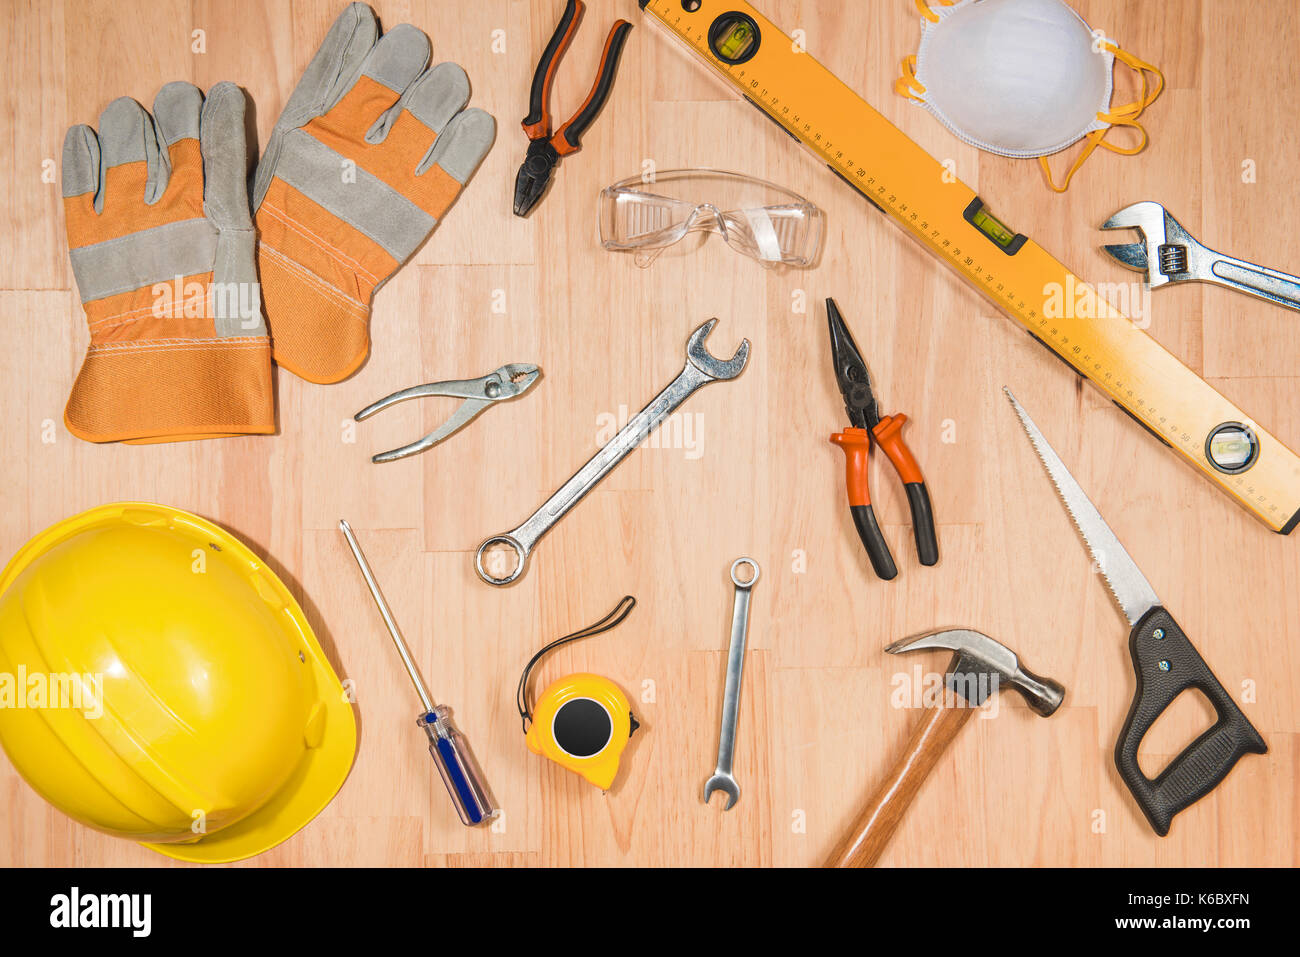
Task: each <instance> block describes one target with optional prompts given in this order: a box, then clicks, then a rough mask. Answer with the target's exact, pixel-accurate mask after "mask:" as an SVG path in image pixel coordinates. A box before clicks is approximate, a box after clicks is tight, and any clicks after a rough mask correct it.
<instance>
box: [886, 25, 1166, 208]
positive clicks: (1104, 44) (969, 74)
mask: <svg viewBox="0 0 1300 957" xmlns="http://www.w3.org/2000/svg"><path fill="white" fill-rule="evenodd" d="M916 5H917V8H918V9H920V11H921V15H922V16H923V17H924V19H923V20H922V21H921V46H920V49H919V50H918V52H917V54H916V55H915V56H909V57H907V58H906V59H905V60H903V76H902V77H900V78H899V80H898V82H897V83H896V84H895V89H896V90H897V91H898V92H899V93H900V94H902V95H903V96H907V97H910V98H911V99H914V100H917V101H918V102H920V103H922V104H924V105H925V107H926V109H928V110H929V111H930V112H931V113H933V114H934V115H935V116H936V117H938V118H939V121H940V122H942V123H943V125H944V126H946V127H948V129H950V130H951V131H952V132H953V133H955V134H956V135H957V136H958V137H960V138H961V139H962V140H964V141H965V142H967V143H969V144H971V145H972V146H976V147H978V148H979V149H982V150H987V151H988V152H990V153H997V154H999V155H1001V156H1011V157H1038V158H1039V162H1040V164H1041V165H1042V167H1043V174H1044V175H1045V176H1046V178H1047V183H1048V185H1049V186H1050V187H1051V188H1052V189H1053V190H1055V191H1056V192H1058V193H1062V192H1065V190H1066V188H1067V187H1068V186H1069V185H1070V179H1071V178H1072V177H1073V176H1074V174H1075V173H1076V172H1078V170H1079V167H1080V166H1082V165H1083V162H1084V160H1086V159H1087V158H1088V156H1089V155H1091V153H1092V151H1093V150H1095V149H1096V148H1097V147H1098V146H1102V147H1105V148H1106V149H1108V150H1110V151H1111V152H1114V153H1122V154H1125V155H1132V154H1134V153H1140V152H1141V151H1142V150H1143V149H1144V148H1145V147H1146V144H1147V134H1146V130H1145V129H1144V128H1143V127H1142V126H1141V124H1139V123H1138V122H1137V118H1138V117H1139V116H1141V114H1142V111H1143V110H1145V109H1146V108H1147V107H1148V106H1150V105H1151V104H1152V103H1153V102H1154V101H1155V99H1156V97H1158V96H1159V95H1160V91H1161V90H1162V89H1163V87H1164V77H1163V76H1162V75H1161V73H1160V71H1159V70H1157V69H1156V68H1155V67H1153V66H1151V65H1150V64H1148V63H1145V62H1143V61H1142V60H1139V59H1138V58H1137V57H1134V56H1132V55H1131V54H1129V53H1125V52H1124V51H1123V50H1121V49H1120V48H1119V46H1117V45H1116V44H1115V43H1113V42H1111V41H1110V40H1107V39H1106V38H1105V37H1104V36H1103V35H1102V34H1101V33H1100V32H1097V33H1094V32H1093V30H1092V28H1090V27H1089V26H1088V24H1087V23H1085V22H1084V21H1083V19H1082V18H1080V16H1079V15H1078V14H1077V13H1075V12H1074V11H1073V10H1072V9H1070V8H1069V7H1068V6H1066V5H1065V3H1063V2H1062V0H916ZM1116 59H1118V60H1119V61H1120V62H1121V63H1123V64H1125V65H1126V66H1128V67H1129V68H1130V69H1132V70H1134V71H1135V72H1136V73H1137V74H1138V75H1139V77H1140V78H1141V80H1142V93H1141V96H1140V97H1139V98H1138V99H1137V100H1135V101H1134V102H1132V103H1129V104H1127V105H1124V106H1119V107H1112V106H1111V95H1112V92H1113V86H1112V73H1113V67H1114V65H1115V61H1116ZM1117 126H1124V127H1129V128H1131V129H1133V130H1135V131H1136V132H1137V134H1138V141H1137V144H1136V145H1135V146H1119V145H1117V144H1115V143H1111V142H1106V136H1107V134H1108V133H1109V132H1110V131H1111V130H1112V129H1114V128H1115V127H1117ZM1085 138H1086V139H1087V143H1086V145H1085V147H1084V149H1083V152H1082V153H1081V155H1080V156H1079V157H1078V158H1077V159H1076V160H1075V161H1074V164H1073V165H1072V166H1071V167H1070V169H1069V171H1068V172H1067V173H1066V175H1065V181H1064V182H1063V183H1062V184H1061V185H1060V186H1057V185H1056V183H1055V181H1054V180H1053V178H1052V171H1051V169H1050V168H1049V167H1048V163H1047V159H1046V157H1047V156H1049V155H1051V154H1052V153H1058V152H1060V151H1061V150H1063V149H1065V148H1066V147H1068V146H1070V145H1072V144H1074V143H1077V142H1078V141H1079V140H1081V139H1085Z"/></svg>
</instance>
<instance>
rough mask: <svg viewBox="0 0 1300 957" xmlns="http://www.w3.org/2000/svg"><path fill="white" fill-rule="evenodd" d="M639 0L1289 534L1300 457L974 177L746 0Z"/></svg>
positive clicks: (848, 178) (1035, 331)
mask: <svg viewBox="0 0 1300 957" xmlns="http://www.w3.org/2000/svg"><path fill="white" fill-rule="evenodd" d="M638 2H639V3H640V4H641V8H642V10H644V11H645V12H646V13H647V14H649V15H650V16H651V17H652V18H653V21H654V22H656V23H658V24H659V25H661V26H663V27H665V28H666V29H667V30H668V32H669V33H670V34H672V35H673V36H675V37H677V38H678V39H679V40H681V41H682V42H683V43H685V44H686V46H687V47H688V48H689V49H690V50H691V51H692V52H694V53H695V54H696V55H697V56H699V57H700V58H701V59H703V60H704V61H705V62H706V63H708V64H709V65H711V66H712V67H714V68H715V69H716V70H717V71H718V73H719V74H720V75H721V76H722V77H723V78H724V79H725V80H726V81H727V82H728V83H729V84H730V85H731V86H732V87H733V88H734V89H736V90H737V91H738V92H739V93H740V94H741V95H742V96H744V97H745V98H746V99H748V100H749V101H750V102H751V103H753V104H754V105H755V106H756V107H758V108H759V109H760V110H762V111H763V112H764V113H766V114H767V115H768V116H769V117H770V118H771V119H773V120H775V121H776V122H777V123H778V124H779V125H780V126H781V127H782V128H783V129H784V130H786V132H788V133H789V134H790V135H791V136H793V137H794V138H795V139H797V140H798V141H799V142H801V143H803V144H804V146H806V147H808V148H809V149H810V150H812V151H813V153H814V154H816V155H817V156H818V157H819V158H820V159H821V160H822V161H823V162H825V163H826V165H827V166H829V167H830V168H831V170H832V171H833V172H834V173H836V174H837V175H838V176H839V177H840V178H841V179H843V180H844V181H845V182H846V183H848V184H849V185H850V186H852V187H853V188H854V189H855V190H857V191H858V192H859V193H861V194H862V195H863V196H864V197H866V199H867V200H868V201H869V202H871V203H872V204H873V205H875V206H876V207H877V208H878V209H880V210H881V211H882V212H884V213H887V214H888V215H889V216H890V217H891V218H893V219H894V220H895V221H896V222H898V223H899V224H901V225H902V226H903V227H905V228H906V229H907V231H908V232H909V233H910V234H911V235H912V236H913V237H915V238H916V239H917V240H919V241H920V242H921V243H922V244H924V245H925V246H926V247H928V248H929V249H930V250H931V252H933V253H935V254H936V255H937V256H939V258H940V259H942V260H944V261H945V262H947V263H948V264H949V265H950V266H952V267H953V268H955V269H956V270H957V271H958V273H960V274H961V275H962V276H963V277H964V278H965V279H966V280H967V281H968V282H970V283H971V284H972V285H974V286H975V287H976V288H978V289H979V290H980V291H981V292H983V293H984V294H985V295H986V296H987V297H988V298H989V299H991V300H992V301H993V302H994V303H995V304H996V305H997V306H998V307H999V308H1000V309H1002V311H1004V312H1005V313H1007V315H1009V316H1011V318H1013V319H1015V320H1016V321H1017V322H1019V323H1020V324H1021V325H1022V326H1024V327H1025V329H1026V330H1028V332H1029V333H1030V334H1031V335H1033V336H1034V337H1035V338H1036V339H1038V340H1039V341H1040V342H1042V343H1043V344H1044V345H1046V346H1047V347H1048V348H1050V349H1051V350H1052V351H1053V352H1055V353H1056V354H1057V355H1058V356H1060V357H1061V358H1062V359H1064V360H1065V361H1066V362H1067V363H1068V364H1069V365H1070V366H1072V367H1073V368H1074V369H1075V371H1076V372H1078V373H1079V374H1080V375H1082V376H1085V377H1087V378H1088V379H1089V380H1091V381H1092V382H1093V383H1094V384H1095V385H1096V386H1097V387H1098V388H1100V389H1101V390H1102V391H1103V392H1104V393H1105V394H1106V395H1107V396H1109V397H1110V399H1111V400H1112V401H1114V402H1115V404H1116V405H1118V406H1119V407H1120V408H1121V409H1123V410H1124V411H1125V412H1127V413H1128V414H1129V415H1130V416H1131V417H1132V418H1134V419H1135V420H1137V421H1138V422H1139V423H1140V424H1141V425H1143V426H1144V427H1145V428H1146V429H1147V430H1148V431H1149V432H1151V433H1152V434H1153V435H1154V436H1155V437H1156V438H1158V439H1159V440H1160V441H1161V442H1163V443H1164V444H1165V445H1167V446H1168V447H1169V448H1171V449H1173V450H1174V451H1175V452H1177V453H1178V454H1179V455H1181V456H1182V457H1183V458H1184V459H1185V460H1187V461H1188V462H1190V463H1191V464H1192V465H1194V466H1195V467H1196V468H1197V469H1199V470H1200V471H1201V473H1202V474H1203V475H1205V476H1207V477H1208V478H1210V479H1211V480H1212V481H1213V482H1214V483H1215V484H1217V485H1218V486H1219V487H1220V488H1222V489H1224V491H1226V492H1228V494H1230V495H1231V496H1232V497H1233V498H1235V499H1236V500H1237V501H1238V502H1239V503H1240V504H1242V505H1243V506H1245V507H1246V508H1247V509H1248V510H1250V511H1251V512H1252V513H1254V514H1255V515H1256V516H1257V517H1258V518H1260V519H1261V520H1262V521H1264V522H1265V523H1266V524H1267V525H1268V526H1269V527H1270V528H1272V529H1273V530H1274V531H1277V532H1281V533H1282V534H1288V533H1290V531H1291V530H1292V529H1293V528H1295V526H1296V524H1297V522H1300V457H1298V456H1297V455H1296V454H1295V453H1294V452H1293V451H1291V450H1290V449H1289V448H1287V447H1286V446H1285V445H1283V444H1282V443H1281V442H1279V441H1278V440H1277V439H1276V438H1274V437H1273V436H1272V435H1270V434H1269V433H1268V432H1266V431H1264V430H1263V429H1261V428H1260V427H1259V426H1258V425H1257V424H1256V423H1255V422H1254V421H1253V420H1252V419H1250V418H1249V417H1248V416H1246V415H1245V414H1244V413H1243V412H1242V411H1241V410H1240V409H1238V408H1237V407H1236V406H1234V405H1233V404H1232V403H1231V402H1229V401H1228V400H1227V399H1225V398H1224V397H1223V396H1222V395H1220V394H1219V393H1218V392H1216V391H1215V390H1214V389H1213V388H1211V387H1210V386H1209V385H1208V384H1207V383H1206V382H1204V381H1203V380H1202V379H1201V378H1200V377H1198V376H1197V375H1196V373H1194V372H1192V371H1191V370H1190V369H1188V368H1187V367H1186V366H1184V365H1183V364H1182V363H1181V362H1179V361H1178V360H1177V359H1176V358H1174V356H1173V355H1171V354H1170V353H1169V352H1168V351H1166V350H1165V349H1164V347H1163V346H1161V345H1160V344H1159V343H1158V342H1156V341H1155V340H1154V339H1152V338H1151V337H1150V336H1148V335H1147V334H1146V333H1144V332H1143V331H1142V330H1141V329H1139V328H1138V327H1137V326H1136V325H1135V324H1134V323H1133V322H1132V321H1131V320H1130V319H1129V318H1128V317H1126V316H1125V315H1124V314H1123V313H1122V312H1120V311H1119V310H1118V309H1116V308H1114V307H1113V306H1112V305H1110V303H1108V302H1106V301H1105V300H1104V299H1103V298H1102V297H1101V296H1100V295H1098V294H1097V292H1096V290H1095V289H1093V287H1091V286H1089V285H1088V284H1087V283H1085V282H1084V281H1083V280H1081V279H1079V278H1078V277H1077V276H1075V275H1074V274H1073V273H1071V272H1070V270H1069V269H1067V268H1066V267H1065V266H1064V265H1062V264H1061V263H1060V262H1058V261H1057V260H1056V259H1054V258H1052V256H1050V255H1049V254H1048V253H1047V252H1046V251H1045V250H1044V249H1043V248H1042V247H1041V246H1039V245H1038V244H1037V243H1035V242H1034V241H1033V240H1031V239H1028V238H1027V237H1025V236H1024V235H1022V234H1020V233H1018V232H1017V231H1016V230H1014V229H1012V228H1010V227H1009V226H1007V225H1006V224H1005V223H1003V222H1002V221H1001V220H999V219H998V218H997V217H996V216H994V215H993V214H992V213H991V212H990V211H989V209H988V207H987V206H986V205H985V203H984V201H983V200H981V199H980V198H979V196H977V195H976V193H975V191H974V190H972V189H971V188H970V187H969V186H967V185H965V184H964V183H962V182H960V181H958V180H955V178H954V177H952V176H951V175H950V174H948V173H947V171H946V170H945V168H944V166H943V165H942V164H941V163H940V162H939V161H938V160H937V159H935V158H934V157H933V156H931V155H930V154H929V153H927V152H926V151H925V150H923V149H922V148H921V147H920V146H918V145H917V144H916V143H914V142H913V141H912V140H911V139H909V138H908V137H907V136H906V135H905V134H904V133H903V132H902V131H900V130H899V129H898V128H897V127H896V126H894V125H893V124H892V123H890V122H889V121H888V120H886V119H885V118H884V117H883V116H881V115H880V114H879V113H877V112H876V111H875V110H874V109H872V108H871V107H870V106H869V105H868V104H867V103H866V101H864V100H863V99H862V98H861V97H860V96H858V95H857V94H856V93H854V92H853V90H851V89H849V87H847V86H846V85H845V84H844V83H843V82H841V81H840V80H839V78H837V77H836V76H835V75H834V74H833V73H831V72H830V71H829V70H827V69H826V68H825V67H824V66H822V65H821V64H820V63H818V62H817V60H816V59H814V58H813V57H812V56H811V55H809V54H808V53H805V52H802V47H800V46H799V45H797V44H796V43H795V42H794V41H793V40H791V39H790V37H788V36H787V35H785V34H784V33H782V32H781V31H780V30H779V29H777V27H776V26H775V25H774V24H773V23H772V22H771V21H770V20H768V19H767V18H765V17H764V16H763V15H762V14H761V13H759V12H758V11H757V10H756V9H755V8H754V7H752V6H751V5H749V4H748V3H743V2H737V0H638ZM1056 304H1061V305H1062V308H1056ZM1225 437H1227V439H1226V440H1225ZM1243 443H1244V444H1243ZM1227 445H1231V446H1232V448H1233V449H1234V450H1237V449H1238V447H1241V448H1246V449H1247V452H1246V454H1247V458H1245V459H1242V458H1241V457H1240V456H1239V455H1238V454H1237V452H1236V451H1234V453H1233V454H1232V455H1228V456H1227V459H1226V460H1225V458H1224V455H1225V453H1224V452H1223V449H1224V448H1225V447H1226V446H1227Z"/></svg>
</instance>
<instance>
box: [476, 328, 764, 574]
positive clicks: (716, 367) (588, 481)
mask: <svg viewBox="0 0 1300 957" xmlns="http://www.w3.org/2000/svg"><path fill="white" fill-rule="evenodd" d="M717 322H718V320H717V319H710V320H709V321H708V322H706V323H704V325H702V326H700V327H699V328H698V329H696V330H695V331H694V332H693V333H692V334H691V338H690V339H689V340H687V343H686V366H685V368H683V369H682V372H681V375H679V376H678V377H677V378H676V379H674V380H673V381H672V382H670V383H668V386H667V387H666V388H665V389H664V390H663V391H662V392H660V393H659V394H658V395H657V396H655V397H654V398H653V399H652V400H650V404H649V405H647V406H646V407H645V408H644V409H642V410H641V411H640V412H638V413H637V414H636V415H635V416H633V418H632V419H631V420H630V421H629V422H628V423H627V425H625V426H623V428H622V429H621V430H620V431H619V433H618V435H616V436H614V437H613V438H612V439H610V440H609V441H608V442H607V443H605V446H604V448H602V449H601V450H600V451H599V452H597V453H596V454H595V455H594V456H592V458H591V460H590V461H589V462H588V463H587V464H586V465H584V466H583V467H582V468H580V469H578V471H577V473H575V474H574V476H573V477H572V478H571V479H569V480H568V481H567V482H565V483H564V484H563V485H561V486H560V488H559V489H558V490H556V492H555V494H554V495H552V496H551V497H550V498H548V499H547V500H546V501H545V502H544V503H542V507H541V508H539V509H538V510H537V511H536V512H534V513H533V514H532V515H531V516H529V518H528V519H527V520H526V521H525V522H524V523H523V524H522V525H520V526H519V527H518V528H516V529H514V530H513V531H509V532H505V533H503V534H501V535H493V536H492V537H491V538H489V539H487V540H486V541H484V542H483V544H482V545H480V546H479V547H478V552H477V553H476V554H475V556H474V567H475V569H477V571H478V577H479V578H481V579H483V580H484V581H485V582H487V583H488V584H489V585H508V584H510V583H511V582H512V581H514V580H515V579H517V578H518V577H519V576H520V575H522V574H523V573H524V564H525V562H527V560H528V555H529V553H530V552H531V551H532V550H533V546H534V545H536V544H537V541H538V539H540V538H541V537H542V536H543V535H545V534H546V533H547V532H549V531H550V530H551V528H552V527H553V526H554V525H555V523H556V522H558V521H559V520H560V519H562V518H563V517H564V516H565V515H566V514H567V513H568V511H569V509H571V508H573V506H575V505H577V504H578V502H579V501H581V499H582V497H583V496H584V495H586V494H587V493H588V492H590V491H591V490H592V489H593V488H595V487H596V485H597V484H598V483H599V482H600V480H601V479H603V478H604V477H605V476H606V475H608V474H609V472H610V471H611V470H612V469H613V468H614V466H616V465H618V463H619V462H621V461H623V459H624V458H626V457H627V454H628V453H629V452H631V451H632V450H633V449H634V448H636V447H637V446H638V445H640V444H641V442H642V441H643V440H644V439H645V437H646V436H647V435H649V434H650V433H651V432H653V431H654V429H655V427H656V426H657V425H659V423H660V422H662V421H663V420H664V419H665V418H667V417H668V415H669V414H671V413H672V411H673V410H674V409H676V408H677V407H678V406H679V405H681V404H682V403H683V402H685V401H686V400H687V399H688V398H689V397H690V396H691V394H692V393H693V392H694V391H695V390H696V389H698V388H700V386H705V385H708V384H709V383H710V382H722V381H724V380H726V379H734V378H736V376H738V375H740V373H741V372H743V371H744V370H745V364H746V363H747V362H748V361H749V340H748V339H742V340H741V343H740V348H739V349H737V350H736V354H735V355H734V356H732V357H731V358H730V359H719V358H717V357H715V356H713V355H711V354H710V353H709V350H708V349H707V348H705V346H704V340H705V339H707V338H708V335H709V333H710V332H712V331H713V327H714V326H715V325H716V324H717ZM497 545H505V546H506V547H508V548H510V549H512V550H513V551H514V553H515V567H514V568H513V569H512V570H511V571H510V572H509V573H508V574H507V575H505V576H503V577H500V578H498V577H497V576H495V575H493V574H491V573H490V572H489V571H488V570H487V568H485V567H484V564H483V555H484V553H485V552H486V551H487V550H488V549H489V548H492V547H494V546H497Z"/></svg>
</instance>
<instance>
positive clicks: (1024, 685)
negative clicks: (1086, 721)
mask: <svg viewBox="0 0 1300 957" xmlns="http://www.w3.org/2000/svg"><path fill="white" fill-rule="evenodd" d="M927 648H947V649H948V650H950V651H953V652H956V654H954V655H953V657H952V661H951V662H949V664H948V671H947V673H946V674H945V675H944V681H945V684H946V685H947V686H948V688H949V689H950V690H952V691H953V692H955V693H957V694H959V695H961V696H962V697H963V698H965V699H966V700H967V701H969V702H970V703H971V704H972V705H974V706H975V707H979V706H980V705H982V704H983V703H984V702H985V701H986V700H987V699H988V697H989V695H991V694H992V693H993V692H994V691H1000V690H1001V689H1002V688H1003V687H1012V688H1015V689H1016V690H1017V691H1018V692H1020V694H1021V696H1022V697H1023V698H1024V699H1025V701H1026V702H1028V704H1029V707H1030V708H1032V709H1033V710H1034V711H1035V712H1037V713H1038V714H1041V715H1043V716H1044V717H1046V716H1047V715H1049V714H1051V713H1052V712H1053V711H1055V710H1056V709H1057V708H1059V707H1060V706H1061V701H1062V700H1064V698H1065V688H1063V687H1062V686H1061V685H1060V684H1059V683H1058V682H1056V681H1053V680H1052V679H1051V678H1040V677H1039V676H1038V675H1036V674H1034V673H1033V672H1031V671H1028V670H1026V669H1025V668H1022V667H1021V665H1020V659H1019V658H1017V657H1016V653H1015V652H1014V651H1012V650H1011V649H1010V648H1008V647H1007V646H1006V645H1004V644H1002V643H1001V642H997V641H994V640H993V639H992V638H990V637H989V636H988V635H985V634H981V633H980V632H978V631H971V630H969V629H966V628H952V629H949V630H947V631H932V632H929V633H927V634H924V635H916V636H914V637H912V638H904V639H902V640H901V641H896V642H894V643H893V644H892V645H890V646H889V647H887V648H886V649H885V650H886V651H887V652H889V653H890V654H891V655H897V654H902V653H904V652H908V651H921V650H923V649H927Z"/></svg>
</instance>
